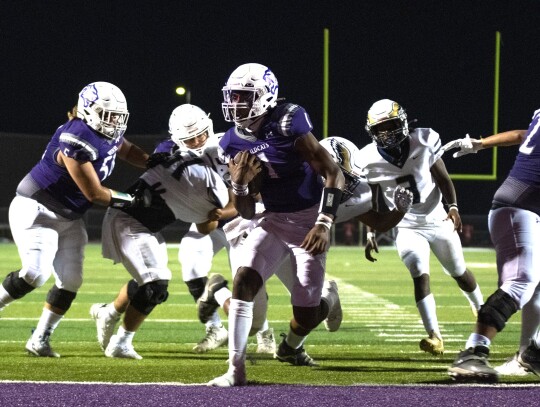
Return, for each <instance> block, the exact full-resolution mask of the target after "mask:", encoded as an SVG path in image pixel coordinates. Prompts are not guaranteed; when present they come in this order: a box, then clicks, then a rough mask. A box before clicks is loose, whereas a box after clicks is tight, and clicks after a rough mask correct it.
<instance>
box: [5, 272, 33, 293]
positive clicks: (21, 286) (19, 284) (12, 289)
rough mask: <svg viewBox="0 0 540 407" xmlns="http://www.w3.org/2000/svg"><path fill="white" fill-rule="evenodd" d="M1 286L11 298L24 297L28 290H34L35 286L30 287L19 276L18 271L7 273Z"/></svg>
mask: <svg viewBox="0 0 540 407" xmlns="http://www.w3.org/2000/svg"><path fill="white" fill-rule="evenodd" d="M2 286H3V287H4V289H5V290H6V291H7V293H8V294H9V295H10V296H11V298H13V299H15V300H18V299H19V298H22V297H24V296H25V295H26V294H28V293H29V292H30V291H32V290H34V289H35V287H32V286H31V285H30V284H28V283H27V282H26V281H24V279H23V278H21V277H19V272H18V271H12V272H11V273H9V274H8V275H7V276H6V278H5V279H4V281H3V282H2Z"/></svg>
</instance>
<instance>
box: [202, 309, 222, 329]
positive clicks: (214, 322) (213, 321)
mask: <svg viewBox="0 0 540 407" xmlns="http://www.w3.org/2000/svg"><path fill="white" fill-rule="evenodd" d="M205 326H206V327H207V328H210V327H211V326H223V324H222V323H221V318H220V317H219V314H218V312H217V310H215V311H214V313H213V314H212V316H211V317H210V319H209V320H208V321H206V324H205Z"/></svg>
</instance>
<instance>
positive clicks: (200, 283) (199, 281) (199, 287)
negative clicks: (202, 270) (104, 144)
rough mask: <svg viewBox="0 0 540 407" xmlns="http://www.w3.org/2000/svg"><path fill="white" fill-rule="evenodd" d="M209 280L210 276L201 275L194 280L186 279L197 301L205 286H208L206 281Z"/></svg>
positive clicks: (190, 291)
mask: <svg viewBox="0 0 540 407" xmlns="http://www.w3.org/2000/svg"><path fill="white" fill-rule="evenodd" d="M207 281H208V277H200V278H195V279H193V280H189V281H186V285H187V287H188V290H189V293H190V294H191V296H192V297H193V299H194V300H195V301H197V300H198V299H199V298H200V296H201V295H202V294H203V292H204V287H205V286H206V282H207Z"/></svg>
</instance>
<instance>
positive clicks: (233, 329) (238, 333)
mask: <svg viewBox="0 0 540 407" xmlns="http://www.w3.org/2000/svg"><path fill="white" fill-rule="evenodd" d="M252 322H253V302H248V301H242V300H236V299H234V298H231V304H230V307H229V372H232V373H234V372H235V371H237V370H240V371H243V370H245V364H246V347H247V342H248V336H249V331H250V329H251V323H252Z"/></svg>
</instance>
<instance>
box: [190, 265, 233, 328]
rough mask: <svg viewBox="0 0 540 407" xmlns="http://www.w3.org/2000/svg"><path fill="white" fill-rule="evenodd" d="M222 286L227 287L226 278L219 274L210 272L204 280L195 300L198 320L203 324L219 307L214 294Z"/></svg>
mask: <svg viewBox="0 0 540 407" xmlns="http://www.w3.org/2000/svg"><path fill="white" fill-rule="evenodd" d="M224 287H227V280H225V279H224V278H223V276H222V275H221V274H212V275H211V276H210V278H209V279H208V281H207V282H206V285H205V286H204V291H203V293H202V295H201V296H200V297H199V299H198V300H197V312H198V314H199V320H200V321H201V322H202V323H203V324H205V323H206V322H208V320H209V319H210V318H211V317H212V315H213V314H214V312H216V310H217V309H218V308H219V304H218V302H217V301H216V299H215V298H214V294H215V293H216V292H217V291H219V290H220V289H222V288H224Z"/></svg>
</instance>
